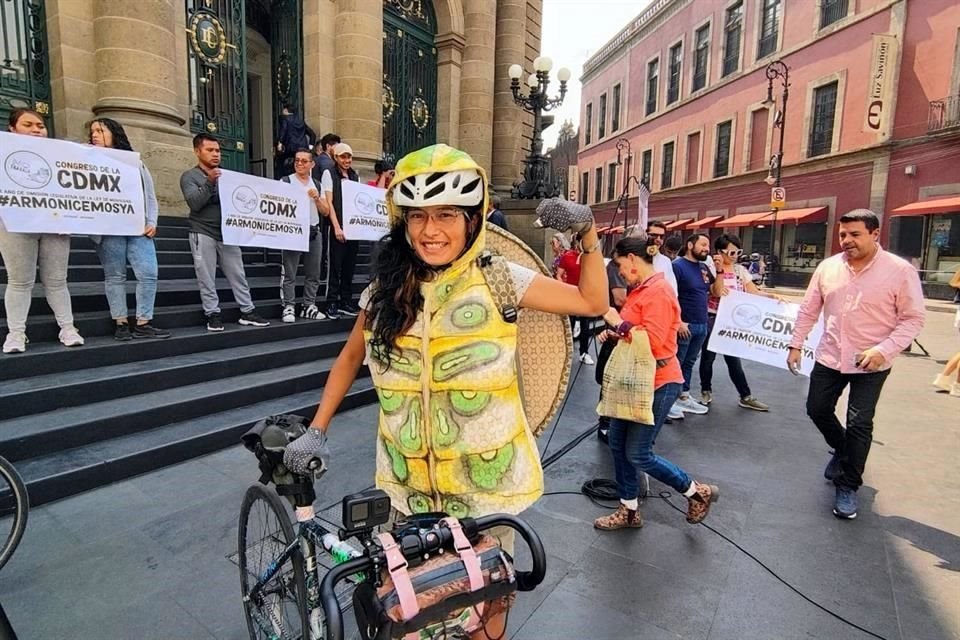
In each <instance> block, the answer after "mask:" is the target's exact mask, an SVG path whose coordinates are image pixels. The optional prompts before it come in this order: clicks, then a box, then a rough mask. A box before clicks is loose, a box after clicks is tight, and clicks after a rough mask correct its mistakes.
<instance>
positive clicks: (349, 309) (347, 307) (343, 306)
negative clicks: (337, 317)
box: [338, 302, 360, 318]
mask: <svg viewBox="0 0 960 640" xmlns="http://www.w3.org/2000/svg"><path fill="white" fill-rule="evenodd" d="M338 308H339V309H340V313H342V314H343V315H345V316H350V317H351V318H356V317H357V316H358V315H360V307H358V306H357V305H355V304H354V303H352V302H342V303H340V306H339V307H338Z"/></svg>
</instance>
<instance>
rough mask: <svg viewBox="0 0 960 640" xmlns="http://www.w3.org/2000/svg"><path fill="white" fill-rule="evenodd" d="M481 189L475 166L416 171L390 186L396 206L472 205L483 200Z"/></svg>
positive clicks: (482, 185) (481, 182) (478, 174)
mask: <svg viewBox="0 0 960 640" xmlns="http://www.w3.org/2000/svg"><path fill="white" fill-rule="evenodd" d="M484 191H485V188H484V181H483V176H481V175H480V172H479V171H477V170H476V169H460V170H457V171H446V172H433V173H418V174H415V175H412V176H410V177H408V178H406V179H404V180H403V181H402V182H400V183H399V184H397V185H396V186H395V187H394V188H393V203H394V204H395V205H397V206H398V207H429V206H435V205H443V204H446V205H452V206H455V207H476V206H478V205H480V204H481V203H482V202H483V197H484Z"/></svg>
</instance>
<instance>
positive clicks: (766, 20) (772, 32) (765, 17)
mask: <svg viewBox="0 0 960 640" xmlns="http://www.w3.org/2000/svg"><path fill="white" fill-rule="evenodd" d="M779 34H780V0H763V9H762V11H761V13H760V42H759V44H757V60H759V59H760V58H765V57H767V56H768V55H770V54H771V53H773V52H774V51H776V50H777V37H778V36H779Z"/></svg>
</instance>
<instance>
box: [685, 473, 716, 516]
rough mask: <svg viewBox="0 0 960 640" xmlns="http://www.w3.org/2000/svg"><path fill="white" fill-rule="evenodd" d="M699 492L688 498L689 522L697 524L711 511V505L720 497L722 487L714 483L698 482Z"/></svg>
mask: <svg viewBox="0 0 960 640" xmlns="http://www.w3.org/2000/svg"><path fill="white" fill-rule="evenodd" d="M696 485H697V492H696V493H695V494H693V495H692V496H690V497H689V498H687V522H689V523H690V524H697V523H700V522H703V519H704V518H706V517H707V514H708V513H710V505H711V504H713V503H714V502H716V501H717V500H719V499H720V489H719V488H718V487H717V486H716V485H712V484H700V483H699V482H697V483H696Z"/></svg>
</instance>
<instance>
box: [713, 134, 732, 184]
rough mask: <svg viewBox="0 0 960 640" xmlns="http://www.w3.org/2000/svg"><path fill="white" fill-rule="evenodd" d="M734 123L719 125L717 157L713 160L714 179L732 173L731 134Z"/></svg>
mask: <svg viewBox="0 0 960 640" xmlns="http://www.w3.org/2000/svg"><path fill="white" fill-rule="evenodd" d="M732 130H733V122H731V121H730V120H727V121H726V122H721V123H720V124H718V125H717V155H716V156H715V157H714V159H713V177H714V178H722V177H724V176H725V175H727V174H728V173H730V133H731V131H732Z"/></svg>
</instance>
